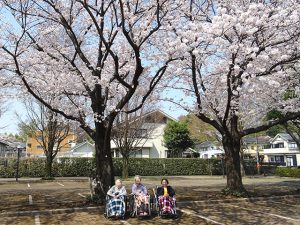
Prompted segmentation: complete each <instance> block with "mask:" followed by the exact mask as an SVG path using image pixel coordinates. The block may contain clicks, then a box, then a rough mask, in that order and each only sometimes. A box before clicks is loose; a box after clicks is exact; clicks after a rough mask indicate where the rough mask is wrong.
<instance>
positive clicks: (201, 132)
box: [179, 114, 217, 143]
mask: <svg viewBox="0 0 300 225" xmlns="http://www.w3.org/2000/svg"><path fill="white" fill-rule="evenodd" d="M179 120H180V121H183V122H185V123H187V127H188V129H189V132H190V137H191V138H192V139H193V140H194V142H199V143H201V142H204V141H216V140H217V138H216V133H217V130H216V129H215V128H214V127H213V126H211V125H209V124H207V123H205V122H203V121H202V120H200V119H199V118H198V117H196V116H195V115H193V114H188V115H186V116H182V117H181V118H179Z"/></svg>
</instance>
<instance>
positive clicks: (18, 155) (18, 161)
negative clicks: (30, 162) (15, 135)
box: [16, 145, 21, 182]
mask: <svg viewBox="0 0 300 225" xmlns="http://www.w3.org/2000/svg"><path fill="white" fill-rule="evenodd" d="M20 150H21V146H20V145H18V146H17V151H18V154H17V171H16V182H18V178H19V164H20Z"/></svg>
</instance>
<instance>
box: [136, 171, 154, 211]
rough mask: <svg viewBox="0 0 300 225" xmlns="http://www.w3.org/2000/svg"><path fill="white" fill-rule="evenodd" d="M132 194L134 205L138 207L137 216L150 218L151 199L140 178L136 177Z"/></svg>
mask: <svg viewBox="0 0 300 225" xmlns="http://www.w3.org/2000/svg"><path fill="white" fill-rule="evenodd" d="M132 194H133V195H134V205H135V206H136V212H135V213H136V214H137V215H138V216H149V214H150V207H149V198H150V196H149V195H148V192H147V188H146V187H145V186H144V185H143V184H142V179H141V177H140V176H138V175H137V176H135V177H134V184H133V185H132Z"/></svg>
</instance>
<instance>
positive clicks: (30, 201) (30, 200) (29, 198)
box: [28, 195, 33, 205]
mask: <svg viewBox="0 0 300 225" xmlns="http://www.w3.org/2000/svg"><path fill="white" fill-rule="evenodd" d="M28 201H29V205H32V204H33V200H32V196H31V195H29V196H28Z"/></svg>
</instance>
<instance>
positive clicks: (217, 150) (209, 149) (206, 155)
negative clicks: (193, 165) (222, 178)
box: [194, 141, 224, 159]
mask: <svg viewBox="0 0 300 225" xmlns="http://www.w3.org/2000/svg"><path fill="white" fill-rule="evenodd" d="M194 149H195V150H196V151H197V152H198V153H199V154H200V158H202V159H210V158H217V157H219V156H221V155H222V154H224V149H223V147H222V146H221V145H219V144H218V143H216V142H212V141H205V142H202V143H200V144H196V145H195V147H194Z"/></svg>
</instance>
